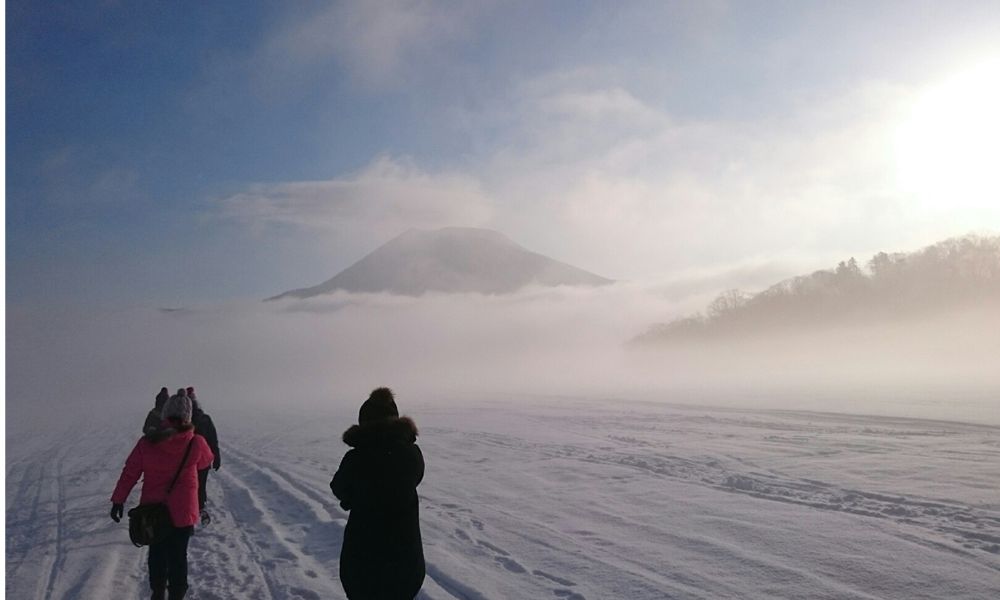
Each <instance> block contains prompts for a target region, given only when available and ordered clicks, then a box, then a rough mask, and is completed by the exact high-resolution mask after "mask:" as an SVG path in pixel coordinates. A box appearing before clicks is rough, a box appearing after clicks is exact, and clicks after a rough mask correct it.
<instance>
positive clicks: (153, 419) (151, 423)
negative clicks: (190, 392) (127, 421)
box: [142, 387, 170, 434]
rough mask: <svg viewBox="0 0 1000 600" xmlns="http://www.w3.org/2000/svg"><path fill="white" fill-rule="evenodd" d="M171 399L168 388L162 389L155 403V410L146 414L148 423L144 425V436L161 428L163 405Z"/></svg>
mask: <svg viewBox="0 0 1000 600" xmlns="http://www.w3.org/2000/svg"><path fill="white" fill-rule="evenodd" d="M169 399H170V392H168V391H167V388H165V387H162V388H160V393H159V394H157V395H156V400H154V401H153V408H152V410H150V411H149V413H147V414H146V422H145V423H143V424H142V433H143V434H146V433H149V432H151V431H153V430H155V429H156V428H157V427H159V426H160V422H161V421H163V405H164V404H166V403H167V400H169Z"/></svg>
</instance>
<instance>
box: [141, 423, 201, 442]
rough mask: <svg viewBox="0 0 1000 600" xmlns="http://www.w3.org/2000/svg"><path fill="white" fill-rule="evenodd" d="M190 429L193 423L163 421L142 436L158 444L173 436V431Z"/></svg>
mask: <svg viewBox="0 0 1000 600" xmlns="http://www.w3.org/2000/svg"><path fill="white" fill-rule="evenodd" d="M192 429H194V425H192V424H191V423H183V424H173V423H171V422H169V421H163V422H162V423H161V424H160V426H159V427H157V428H156V429H152V430H150V431H147V432H146V435H144V436H143V437H145V438H146V439H147V440H149V441H150V443H153V444H158V443H160V442H162V441H163V440H165V439H167V438H169V437H173V435H174V434H175V433H182V432H184V431H191V430H192Z"/></svg>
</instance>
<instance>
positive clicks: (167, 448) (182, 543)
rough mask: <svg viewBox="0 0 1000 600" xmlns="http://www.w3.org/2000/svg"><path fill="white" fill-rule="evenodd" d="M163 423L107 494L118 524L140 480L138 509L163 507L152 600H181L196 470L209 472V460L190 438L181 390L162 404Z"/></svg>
mask: <svg viewBox="0 0 1000 600" xmlns="http://www.w3.org/2000/svg"><path fill="white" fill-rule="evenodd" d="M162 417H163V419H162V422H161V423H160V427H159V428H156V429H154V430H153V431H151V432H149V433H147V434H146V435H144V436H143V437H142V438H141V439H140V440H139V441H138V443H136V445H135V447H134V448H133V449H132V452H131V453H130V454H129V455H128V458H127V459H126V460H125V467H124V468H123V469H122V474H121V476H120V477H119V478H118V485H117V486H115V490H114V493H112V494H111V518H112V519H113V520H114V521H115V522H116V523H117V522H119V521H121V518H122V515H123V514H124V512H125V501H126V500H127V499H128V496H129V494H130V493H131V491H132V488H133V487H135V484H136V482H138V481H139V478H140V477H142V492H141V495H140V498H139V503H140V504H155V503H160V502H162V503H165V504H166V505H167V510H168V512H169V513H170V519H171V522H172V524H173V526H172V528H171V530H170V533H169V534H168V535H167V536H166V538H165V539H164V540H163V541H161V542H158V543H156V544H152V545H150V547H149V557H148V561H147V563H148V566H149V587H150V589H151V590H152V592H153V594H152V599H153V600H166V599H167V598H168V596H167V595H166V594H167V591H168V590H169V592H170V596H169V600H181V599H182V598H184V595H185V594H186V593H187V589H188V577H187V574H188V565H187V547H188V541H189V540H190V538H191V534H192V533H193V532H194V524H195V523H197V522H198V470H199V469H203V468H208V466H209V465H210V464H212V459H213V456H212V450H211V449H210V448H209V447H208V443H207V442H205V439H204V438H203V437H201V436H196V435H195V434H194V426H193V425H192V424H191V399H190V398H188V397H187V395H186V393H185V391H184V390H183V389H180V390H178V391H177V394H176V395H174V396H171V397H170V398H169V399H168V400H167V401H166V402H165V403H164V405H163V412H162ZM178 469H179V470H178ZM175 474H176V477H177V479H176V483H175V484H174V487H173V489H171V490H170V493H169V495H168V494H167V488H168V487H170V483H171V481H172V480H173V479H174V476H175Z"/></svg>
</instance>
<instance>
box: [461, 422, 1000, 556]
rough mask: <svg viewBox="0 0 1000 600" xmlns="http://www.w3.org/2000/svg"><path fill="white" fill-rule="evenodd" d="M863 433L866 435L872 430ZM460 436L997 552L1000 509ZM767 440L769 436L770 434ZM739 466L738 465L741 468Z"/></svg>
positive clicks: (673, 459) (637, 443)
mask: <svg viewBox="0 0 1000 600" xmlns="http://www.w3.org/2000/svg"><path fill="white" fill-rule="evenodd" d="M772 427H773V425H772ZM866 431H867V432H869V433H870V432H871V430H870V429H869V430H866ZM905 434H906V435H919V434H920V433H919V432H918V433H916V434H915V433H914V432H906V433H905ZM459 435H460V436H463V437H467V438H471V439H475V440H476V441H477V442H478V443H479V444H482V445H485V446H493V447H495V448H499V449H503V450H511V451H515V452H519V453H526V454H532V455H543V456H547V457H549V458H563V459H570V460H577V461H583V462H592V463H596V464H607V465H620V466H626V467H631V468H634V469H637V470H640V471H643V472H646V473H649V474H652V475H655V476H659V477H664V478H669V479H674V480H678V481H683V482H686V483H693V484H696V485H703V486H708V487H712V488H715V489H719V490H723V491H726V492H732V493H738V494H745V495H748V496H753V497H755V498H759V499H763V500H770V501H776V502H785V503H791V504H798V505H802V506H808V507H811V508H815V509H820V510H830V511H840V512H845V513H850V514H855V515H859V516H863V517H872V518H878V519H888V520H891V521H894V522H896V523H899V524H901V525H907V526H914V527H919V528H923V529H926V530H928V531H930V532H933V533H934V534H936V535H935V538H936V539H934V540H926V536H924V537H916V536H908V539H923V540H924V541H926V542H928V543H933V544H934V545H936V546H938V547H942V546H941V545H942V543H943V547H947V548H949V549H950V551H952V552H958V553H962V554H970V553H976V552H978V553H987V554H992V555H1000V512H997V511H988V510H982V509H977V508H973V507H970V506H967V505H965V504H963V503H961V502H957V501H938V500H930V499H925V498H919V497H910V496H906V495H891V494H884V493H878V492H871V491H865V490H858V489H851V488H844V487H838V486H836V485H833V484H829V483H825V482H822V481H817V480H812V479H804V478H797V479H796V478H790V477H788V476H786V475H783V474H781V473H780V472H776V471H771V472H761V471H760V470H745V468H748V467H749V468H753V467H754V466H755V465H753V464H752V463H748V462H747V461H744V460H740V461H735V462H737V463H738V464H726V462H733V461H726V460H725V459H724V458H723V457H719V456H696V457H684V456H677V455H671V454H668V453H663V452H658V451H657V448H656V447H655V445H654V444H651V443H649V442H644V441H641V440H638V439H635V438H628V437H620V436H613V435H611V436H607V439H608V440H611V441H614V442H616V444H617V446H619V447H617V448H615V449H613V450H612V449H610V448H604V449H593V448H589V449H588V448H585V447H578V446H574V445H568V444H541V443H526V442H525V441H523V440H521V439H520V438H517V437H515V436H507V435H498V434H484V433H475V434H469V433H465V432H462V433H460V434H459ZM898 435H902V434H898ZM925 435H926V434H925ZM767 439H769V440H772V441H773V436H769V437H768V438H767ZM621 446H624V448H625V449H622V448H621ZM856 449H857V448H856ZM862 451H864V450H863V449H862ZM977 456H978V455H977ZM741 466H742V467H744V468H740V467H741ZM901 535H907V534H905V533H903V534H901ZM985 564H987V565H988V566H990V567H991V568H994V569H996V570H998V571H1000V566H998V565H997V564H996V563H995V561H988V562H986V563H985Z"/></svg>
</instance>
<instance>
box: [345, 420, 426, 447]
mask: <svg viewBox="0 0 1000 600" xmlns="http://www.w3.org/2000/svg"><path fill="white" fill-rule="evenodd" d="M343 439H344V443H345V444H347V445H348V446H351V447H352V448H361V447H365V446H385V445H393V444H412V443H414V442H416V441H417V425H416V423H414V422H413V419H411V418H410V417H392V418H390V419H380V420H378V421H370V422H368V423H365V424H364V425H351V426H350V427H349V428H348V429H347V431H345V432H344V438H343Z"/></svg>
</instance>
